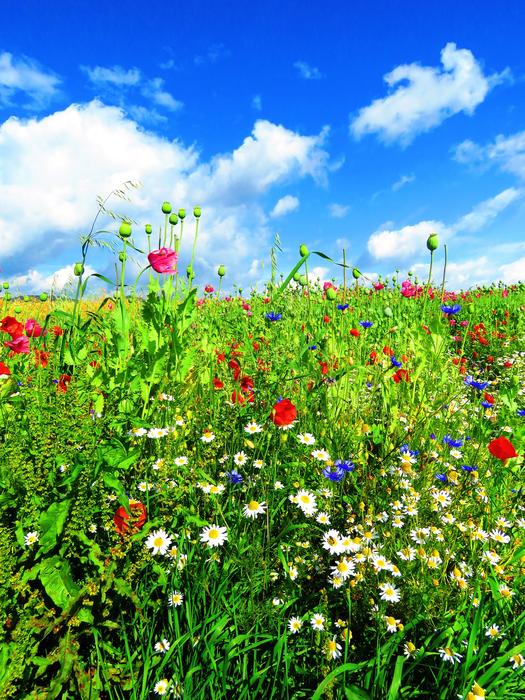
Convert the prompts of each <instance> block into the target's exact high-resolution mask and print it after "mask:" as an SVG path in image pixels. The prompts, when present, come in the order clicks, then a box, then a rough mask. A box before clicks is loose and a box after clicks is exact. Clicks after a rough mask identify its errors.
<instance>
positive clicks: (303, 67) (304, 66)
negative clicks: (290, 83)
mask: <svg viewBox="0 0 525 700" xmlns="http://www.w3.org/2000/svg"><path fill="white" fill-rule="evenodd" d="M293 65H294V68H297V70H298V71H299V75H300V76H301V78H304V79H305V80H320V79H321V78H322V77H323V74H322V73H321V71H320V70H319V68H316V67H315V66H310V65H309V64H308V63H306V61H296V62H295V63H294V64H293Z"/></svg>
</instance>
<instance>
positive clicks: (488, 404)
mask: <svg viewBox="0 0 525 700" xmlns="http://www.w3.org/2000/svg"><path fill="white" fill-rule="evenodd" d="M481 405H482V406H483V408H490V407H491V406H492V404H491V403H489V402H488V401H482V402H481Z"/></svg>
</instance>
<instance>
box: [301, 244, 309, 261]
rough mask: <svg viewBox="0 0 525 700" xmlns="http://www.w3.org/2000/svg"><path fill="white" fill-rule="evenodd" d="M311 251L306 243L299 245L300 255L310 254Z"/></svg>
mask: <svg viewBox="0 0 525 700" xmlns="http://www.w3.org/2000/svg"><path fill="white" fill-rule="evenodd" d="M309 252H310V251H309V250H308V248H307V247H306V246H305V244H304V243H303V244H302V245H300V246H299V255H300V256H301V257H302V258H304V256H305V255H308V253H309Z"/></svg>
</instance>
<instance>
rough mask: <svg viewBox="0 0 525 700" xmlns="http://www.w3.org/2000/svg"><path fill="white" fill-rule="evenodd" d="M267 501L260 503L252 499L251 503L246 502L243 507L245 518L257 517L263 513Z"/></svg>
mask: <svg viewBox="0 0 525 700" xmlns="http://www.w3.org/2000/svg"><path fill="white" fill-rule="evenodd" d="M266 508H267V506H266V503H265V502H264V501H263V502H262V503H259V501H253V500H252V501H250V502H249V503H246V505H245V506H244V508H243V509H242V512H243V514H244V517H245V518H252V520H253V519H255V518H257V517H258V516H259V515H262V514H263V513H265V512H266Z"/></svg>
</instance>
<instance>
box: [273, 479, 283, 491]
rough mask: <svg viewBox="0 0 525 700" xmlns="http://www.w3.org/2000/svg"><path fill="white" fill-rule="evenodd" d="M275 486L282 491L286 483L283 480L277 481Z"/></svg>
mask: <svg viewBox="0 0 525 700" xmlns="http://www.w3.org/2000/svg"><path fill="white" fill-rule="evenodd" d="M273 487H274V489H275V490H276V491H282V489H284V484H283V482H282V481H276V482H275V483H274V485H273Z"/></svg>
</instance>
